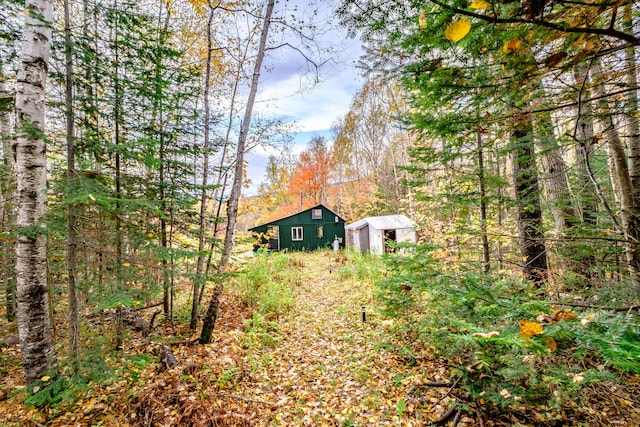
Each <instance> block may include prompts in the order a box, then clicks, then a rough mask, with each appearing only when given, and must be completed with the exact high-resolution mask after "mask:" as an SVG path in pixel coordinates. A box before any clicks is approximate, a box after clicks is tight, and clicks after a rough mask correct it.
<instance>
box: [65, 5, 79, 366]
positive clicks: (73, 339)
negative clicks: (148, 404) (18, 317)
mask: <svg viewBox="0 0 640 427" xmlns="http://www.w3.org/2000/svg"><path fill="white" fill-rule="evenodd" d="M69 9H70V7H69V0H64V42H65V49H64V56H65V68H66V75H65V110H66V111H65V118H66V121H67V135H66V139H67V196H68V197H69V198H72V196H73V194H74V193H75V191H74V188H75V187H76V185H75V181H76V160H75V127H74V124H75V123H74V122H75V112H74V107H73V86H74V75H73V51H72V46H71V43H72V40H71V13H70V10H69ZM67 216H68V218H67V225H68V231H67V233H68V234H67V292H68V294H69V295H68V301H69V358H70V359H71V365H72V367H73V371H74V373H78V371H79V360H78V357H79V349H80V332H79V324H78V321H79V317H78V296H77V293H76V270H77V255H76V249H77V246H78V243H77V240H78V239H77V235H76V233H77V230H76V225H77V213H76V204H75V203H74V202H69V204H68V206H67Z"/></svg>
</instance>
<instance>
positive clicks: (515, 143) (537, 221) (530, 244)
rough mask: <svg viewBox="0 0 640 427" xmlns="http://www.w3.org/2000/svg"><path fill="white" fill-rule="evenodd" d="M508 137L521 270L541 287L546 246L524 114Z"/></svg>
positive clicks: (530, 130) (529, 128)
mask: <svg viewBox="0 0 640 427" xmlns="http://www.w3.org/2000/svg"><path fill="white" fill-rule="evenodd" d="M511 140H512V141H511V142H512V148H513V160H512V161H513V180H514V184H515V194H516V203H517V218H518V230H519V232H520V253H521V255H522V261H523V267H522V270H523V273H524V275H525V277H526V278H527V279H529V280H532V281H533V282H535V283H536V284H537V285H538V286H540V285H542V284H543V283H545V282H546V281H547V271H548V264H547V248H546V245H545V237H544V233H543V231H542V209H541V207H540V187H539V184H538V171H537V168H536V162H535V150H534V142H533V126H532V124H531V122H530V121H529V118H528V117H527V116H526V115H520V116H519V117H518V118H517V119H516V122H515V123H514V125H513V130H512V133H511Z"/></svg>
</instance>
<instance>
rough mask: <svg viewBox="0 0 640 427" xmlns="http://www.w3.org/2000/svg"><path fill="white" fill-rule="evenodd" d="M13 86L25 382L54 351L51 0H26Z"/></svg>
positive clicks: (40, 371)
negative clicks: (49, 225)
mask: <svg viewBox="0 0 640 427" xmlns="http://www.w3.org/2000/svg"><path fill="white" fill-rule="evenodd" d="M25 10H26V14H25V15H26V18H25V28H24V33H23V36H22V52H21V55H20V64H19V69H18V78H17V87H16V126H17V137H16V139H15V145H14V151H15V156H16V172H17V181H18V187H17V194H18V206H17V228H18V237H17V242H16V255H17V256H16V276H17V299H18V335H19V338H20V348H21V350H22V362H23V365H24V371H25V377H26V380H27V384H29V385H31V384H33V382H34V381H35V380H37V379H38V378H40V377H41V376H42V374H43V373H44V372H45V371H46V370H47V369H49V368H50V367H52V366H53V365H54V363H55V360H56V356H55V352H54V342H53V338H52V331H51V319H50V317H49V298H48V292H47V264H46V262H47V258H46V256H47V252H46V245H47V240H46V227H45V225H44V224H43V223H42V217H43V215H44V213H45V210H46V202H47V167H46V166H47V164H46V163H47V159H46V144H45V99H46V96H45V89H46V81H47V73H48V64H49V54H50V48H51V34H52V30H51V19H52V16H53V2H52V1H51V0H49V1H47V0H27V1H26V2H25Z"/></svg>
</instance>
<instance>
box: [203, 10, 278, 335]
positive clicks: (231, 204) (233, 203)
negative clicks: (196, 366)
mask: <svg viewBox="0 0 640 427" xmlns="http://www.w3.org/2000/svg"><path fill="white" fill-rule="evenodd" d="M274 5H275V0H268V1H267V5H266V8H265V13H264V21H263V23H262V33H261V34H260V44H259V45H258V54H257V56H256V62H255V65H254V68H253V77H252V79H251V89H250V90H249V97H248V99H247V106H246V108H245V112H244V119H243V120H242V125H241V127H240V135H239V136H238V146H237V147H236V160H235V162H236V164H235V174H234V177H233V184H232V185H231V193H230V194H229V201H228V202H227V230H226V235H225V238H224V248H223V250H222V258H221V260H220V265H219V266H218V268H219V270H222V269H224V268H225V267H226V266H227V265H229V260H230V258H231V251H232V250H233V241H234V235H235V229H236V220H237V216H238V202H239V200H240V195H241V193H242V178H243V174H244V153H245V146H246V142H247V136H248V134H249V127H250V124H251V117H252V115H253V105H254V103H255V100H256V95H257V92H258V82H259V80H260V70H261V69H262V62H263V60H264V56H265V52H266V48H267V37H268V35H269V27H270V26H271V16H272V14H273V8H274ZM222 291H223V285H222V283H218V284H216V289H215V290H214V292H213V294H212V296H211V300H210V301H209V309H208V310H207V316H206V317H205V320H204V324H203V325H202V333H201V334H200V343H202V344H208V343H210V342H211V334H212V332H213V328H214V327H215V322H216V319H217V316H218V306H219V304H220V302H219V298H220V295H222Z"/></svg>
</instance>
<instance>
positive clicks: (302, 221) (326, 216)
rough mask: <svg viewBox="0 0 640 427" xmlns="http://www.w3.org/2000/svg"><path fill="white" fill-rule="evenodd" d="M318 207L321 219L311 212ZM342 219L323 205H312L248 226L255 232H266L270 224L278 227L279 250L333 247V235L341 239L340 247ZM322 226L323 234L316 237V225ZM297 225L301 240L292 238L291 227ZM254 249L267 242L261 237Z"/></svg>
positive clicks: (342, 231) (343, 237)
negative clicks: (289, 214) (299, 210)
mask: <svg viewBox="0 0 640 427" xmlns="http://www.w3.org/2000/svg"><path fill="white" fill-rule="evenodd" d="M316 209H320V210H321V212H322V218H321V219H314V218H313V215H312V214H313V212H314V210H316ZM336 218H337V222H336ZM344 225H345V221H344V219H342V218H340V217H339V216H338V215H337V214H335V213H334V212H332V211H331V210H330V209H329V208H327V207H326V206H324V205H318V206H314V207H313V208H309V209H307V210H304V211H302V212H299V213H297V214H294V215H291V216H288V217H285V218H280V219H278V220H275V221H272V222H269V223H266V224H262V225H259V226H257V227H253V228H250V229H249V231H252V232H256V233H266V232H267V229H268V228H269V227H270V226H278V227H279V228H280V250H284V249H288V250H295V251H301V250H315V249H318V248H331V247H333V240H334V238H335V236H337V237H338V238H340V239H341V243H340V247H344V245H345V232H344ZM319 226H322V229H323V236H322V237H318V227H319ZM295 227H298V228H301V229H302V240H299V241H298V240H296V241H294V240H293V239H292V237H293V235H292V229H293V228H295ZM257 243H258V244H256V246H255V249H257V248H258V247H260V245H262V246H264V245H265V244H266V243H267V242H266V239H262V241H261V242H257Z"/></svg>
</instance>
